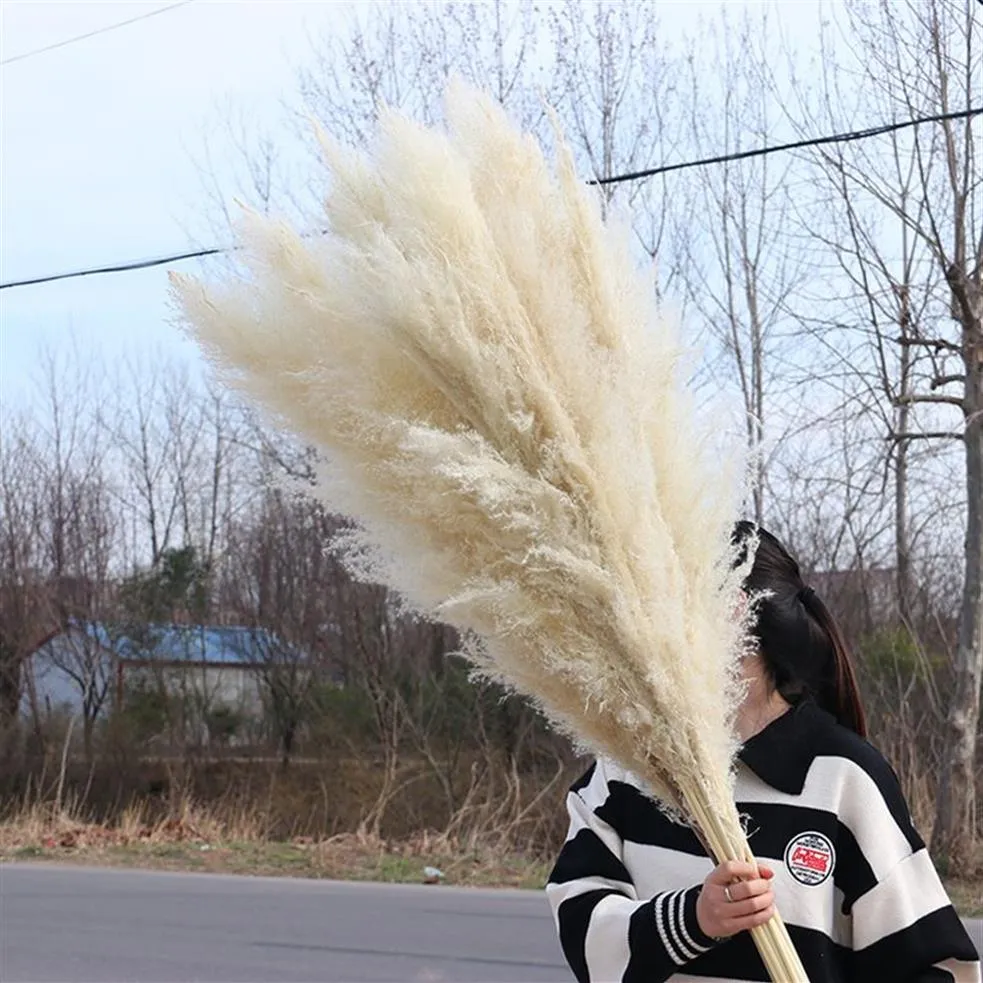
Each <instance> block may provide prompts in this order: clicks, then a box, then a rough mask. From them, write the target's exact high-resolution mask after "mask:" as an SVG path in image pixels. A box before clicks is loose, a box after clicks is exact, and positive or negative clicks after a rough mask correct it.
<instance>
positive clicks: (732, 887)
mask: <svg viewBox="0 0 983 983" xmlns="http://www.w3.org/2000/svg"><path fill="white" fill-rule="evenodd" d="M724 886H725V887H726V889H727V890H726V891H725V892H724V898H725V899H726V898H727V895H730V900H731V902H732V903H733V902H734V901H746V900H747V899H748V898H753V897H755V896H757V895H760V894H764V893H765V892H766V891H770V890H771V884H769V883H768V881H766V880H765V879H764V878H760V877H759V878H755V879H754V880H751V881H739V882H738V883H737V884H726V885H724Z"/></svg>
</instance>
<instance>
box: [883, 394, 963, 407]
mask: <svg viewBox="0 0 983 983" xmlns="http://www.w3.org/2000/svg"><path fill="white" fill-rule="evenodd" d="M912 403H944V404H946V405H948V406H958V407H959V408H960V409H963V400H962V399H961V398H960V397H959V396H929V395H928V394H927V393H922V394H919V393H906V394H904V395H902V396H895V397H894V405H895V406H910V405H911V404H912Z"/></svg>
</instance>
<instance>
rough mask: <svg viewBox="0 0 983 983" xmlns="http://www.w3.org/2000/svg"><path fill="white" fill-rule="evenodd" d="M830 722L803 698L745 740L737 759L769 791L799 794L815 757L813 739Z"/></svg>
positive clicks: (815, 744) (815, 747) (813, 703)
mask: <svg viewBox="0 0 983 983" xmlns="http://www.w3.org/2000/svg"><path fill="white" fill-rule="evenodd" d="M832 722H833V718H832V717H831V716H830V715H829V714H828V713H826V711H825V710H822V709H820V708H819V707H818V706H817V705H816V704H815V702H814V701H813V700H811V699H808V698H806V699H803V700H801V701H799V702H798V703H796V704H795V706H793V707H792V708H791V709H790V710H787V711H786V712H785V713H783V714H782V715H781V716H780V717H778V718H777V719H776V720H773V721H772V722H771V723H770V724H769V725H768V726H767V727H765V729H764V730H762V731H760V732H759V733H757V734H755V735H754V737H752V738H751V739H750V740H748V741H747V742H746V743H745V744H744V746H743V747H742V748H741V750H740V751H739V752H738V758H740V760H741V761H743V762H744V764H745V765H747V767H748V768H750V769H751V771H753V772H754V773H755V774H756V775H757V776H758V778H760V779H761V780H762V781H763V782H766V783H767V784H768V785H770V786H771V787H772V788H774V789H777V790H778V791H779V792H784V793H786V794H787V795H801V794H802V788H803V786H804V785H805V780H806V775H807V774H808V772H809V768H810V767H811V765H812V762H813V760H814V759H815V757H816V749H817V746H818V743H819V742H818V741H817V740H816V737H817V735H818V733H819V732H820V731H821V730H823V729H825V728H826V727H828V726H829V725H830V724H831V723H832Z"/></svg>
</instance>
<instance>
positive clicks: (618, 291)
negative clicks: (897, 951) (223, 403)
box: [173, 84, 805, 983]
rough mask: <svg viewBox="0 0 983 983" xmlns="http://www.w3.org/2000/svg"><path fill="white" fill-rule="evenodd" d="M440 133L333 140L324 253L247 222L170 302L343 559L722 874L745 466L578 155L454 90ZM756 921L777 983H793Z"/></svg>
mask: <svg viewBox="0 0 983 983" xmlns="http://www.w3.org/2000/svg"><path fill="white" fill-rule="evenodd" d="M447 118H448V128H447V132H446V133H444V132H440V131H438V130H436V129H428V128H425V127H422V126H419V125H416V124H415V123H412V122H410V121H408V120H406V119H404V118H402V117H400V116H398V115H395V114H393V113H391V112H383V113H382V114H381V118H380V122H379V134H378V140H377V143H376V144H375V146H374V147H373V148H372V149H371V151H370V152H365V153H359V152H355V151H351V150H346V149H341V148H339V147H337V146H334V145H333V144H331V143H330V142H329V141H328V140H326V139H325V140H323V141H322V142H323V143H324V148H325V155H326V158H327V161H328V164H329V167H330V170H331V189H330V194H329V195H328V198H327V202H326V212H327V219H328V233H327V235H325V236H324V237H319V238H312V239H303V238H301V236H300V235H298V234H297V233H296V232H294V231H293V230H292V229H290V228H289V227H287V226H286V225H284V224H282V223H279V222H276V221H273V220H271V219H268V218H265V217H262V216H258V215H255V214H250V215H247V216H246V217H245V219H244V221H243V223H242V227H241V246H242V254H243V257H244V262H245V268H244V269H243V270H242V271H241V272H240V273H239V274H238V275H235V276H233V277H232V278H231V279H229V280H228V281H227V282H226V283H224V284H212V285H209V286H207V287H206V286H204V285H203V284H201V283H199V282H197V281H195V280H193V279H190V278H187V277H177V276H174V277H173V282H174V291H175V293H176V296H177V298H178V300H179V303H180V306H181V308H182V310H183V313H184V315H185V317H186V319H187V321H188V322H189V323H190V325H191V328H192V331H193V333H194V336H195V337H196V338H197V340H198V341H199V342H200V344H201V346H202V347H203V348H204V350H205V351H206V353H207V354H208V355H209V356H210V357H211V359H212V360H213V361H214V362H215V364H216V365H218V366H219V367H220V369H221V370H222V371H223V373H224V374H225V376H226V378H227V379H228V380H229V382H231V383H232V384H233V385H235V386H236V387H238V388H239V389H240V390H241V391H242V392H244V393H245V394H247V395H248V396H249V397H250V398H252V399H253V400H255V401H256V402H258V403H259V404H261V405H262V406H263V407H265V408H266V409H267V410H268V411H270V412H272V413H273V414H274V415H275V416H276V417H278V418H279V419H280V420H281V421H282V422H283V423H284V424H285V425H286V426H287V427H289V429H291V430H292V431H293V432H294V433H295V434H297V435H298V436H300V437H301V438H302V439H304V440H305V441H308V442H310V443H311V444H313V445H314V446H316V447H317V448H318V449H319V450H321V451H322V452H323V455H324V459H325V461H326V462H327V463H326V464H325V465H324V466H323V468H322V470H321V473H320V474H319V482H318V487H317V492H316V494H317V495H318V496H319V497H320V498H321V499H322V500H323V501H324V502H325V503H326V504H327V505H328V506H329V507H330V508H331V509H332V510H334V511H336V512H339V513H342V514H345V515H349V516H352V517H354V518H356V519H357V520H358V521H359V524H360V531H359V532H358V533H356V534H352V535H351V536H350V537H349V538H348V539H347V540H346V541H345V542H344V543H343V544H342V547H343V549H344V551H345V554H346V557H347V559H348V562H349V564H350V566H351V567H352V568H353V569H354V570H355V571H356V572H357V573H358V574H359V575H360V576H362V577H366V578H371V579H373V580H377V581H379V582H382V583H385V584H387V585H389V586H391V587H392V588H394V589H395V590H396V591H398V592H399V593H400V594H401V595H402V596H403V597H404V598H405V599H406V600H407V602H408V603H409V604H410V605H411V606H412V607H414V608H416V609H417V610H419V611H421V612H424V613H425V614H427V615H429V616H431V617H433V618H437V619H440V620H442V621H445V622H448V623H450V624H452V625H455V626H456V627H458V628H460V629H463V630H464V632H465V633H467V636H468V637H469V638H471V639H473V642H472V643H471V644H470V645H469V649H468V652H467V654H468V655H469V657H470V658H471V660H472V662H473V663H474V664H475V665H476V667H477V668H478V669H479V671H481V672H482V673H484V674H486V675H488V676H489V677H492V678H495V679H498V680H501V681H503V682H504V683H506V684H507V685H508V686H510V687H512V688H514V689H516V690H518V691H519V692H522V693H524V694H526V695H528V696H530V697H532V698H533V699H534V700H535V701H536V703H537V704H538V705H539V706H540V707H541V708H542V710H543V711H544V712H545V713H546V714H547V716H548V717H549V718H550V719H551V720H552V721H553V722H554V723H555V724H556V725H557V726H558V727H560V728H562V729H563V730H564V731H565V732H567V733H569V734H571V735H573V736H574V737H575V738H576V740H577V741H578V742H579V743H580V744H581V745H584V746H586V747H588V748H590V749H591V750H593V751H594V752H596V753H598V754H601V755H604V756H607V757H610V758H612V759H614V760H615V761H617V762H618V763H619V764H620V765H622V766H623V767H624V768H626V769H628V770H629V771H631V772H632V773H633V774H635V775H636V776H637V777H638V778H639V779H640V780H641V782H642V783H643V784H644V785H645V786H647V788H648V789H649V790H650V791H651V793H652V794H653V795H654V796H656V797H657V798H658V799H660V800H661V801H662V802H663V803H664V804H665V805H666V807H667V808H668V809H670V810H671V811H672V812H673V813H675V814H676V815H677V816H679V817H680V818H682V819H684V820H685V821H687V822H689V823H691V824H693V825H694V826H695V827H696V828H697V829H698V830H700V831H701V833H702V835H703V836H704V838H705V839H706V840H707V842H708V843H709V845H710V847H711V849H712V851H713V853H714V854H715V855H716V856H717V857H718V859H725V858H748V857H750V854H749V851H748V847H747V843H746V841H745V839H744V836H743V833H742V831H741V826H740V822H739V819H738V816H737V812H736V808H735V806H734V802H733V794H732V768H733V757H734V752H735V743H734V738H733V735H732V729H731V721H732V717H733V713H734V710H735V708H736V705H737V702H738V700H739V697H740V693H739V692H738V687H737V683H736V676H735V667H736V664H737V660H738V658H739V656H740V654H741V653H742V646H743V644H744V631H745V626H744V625H743V624H741V623H740V620H739V619H738V618H736V617H735V616H734V611H735V610H737V609H738V607H739V604H738V600H739V596H740V594H739V592H740V582H741V579H742V572H743V571H742V570H740V569H734V566H733V561H734V553H733V548H732V546H731V542H730V535H731V530H732V527H733V523H734V520H735V518H736V510H737V493H738V492H739V491H740V487H741V480H740V479H741V471H740V467H739V464H738V462H736V461H735V462H731V464H730V465H729V466H724V467H722V466H721V463H720V461H719V460H718V459H717V458H716V457H715V456H714V455H713V453H712V441H713V438H714V434H713V432H712V430H710V429H709V427H707V428H704V427H703V426H702V425H701V424H700V423H699V422H698V416H697V414H696V413H695V412H694V408H693V406H692V404H691V400H690V398H689V395H688V393H687V391H686V389H685V387H684V386H683V384H682V383H681V381H680V379H679V377H678V372H677V363H678V360H679V357H680V354H681V353H680V349H679V348H678V346H677V343H676V340H675V338H674V337H673V333H672V331H671V330H670V327H669V325H668V324H667V323H665V322H664V321H662V320H660V319H658V318H654V317H653V316H652V307H651V302H650V298H649V288H648V284H647V283H646V280H645V277H643V276H642V275H640V274H639V273H638V272H637V271H636V270H635V268H634V263H633V261H632V258H631V255H630V247H629V244H628V237H627V235H625V234H624V233H619V232H618V231H616V230H614V229H612V228H608V227H606V226H605V225H604V223H603V222H602V219H601V216H600V212H599V209H598V206H597V203H596V201H595V200H594V198H593V197H592V195H591V193H590V192H588V190H587V189H586V188H585V187H584V186H583V185H582V184H581V183H580V182H579V181H578V179H577V177H576V174H575V172H574V167H573V163H572V160H571V156H570V154H569V151H568V150H567V149H566V148H562V149H561V152H560V160H559V164H558V166H557V167H556V169H555V171H553V170H551V169H550V167H549V166H548V165H547V163H546V161H545V159H544V157H543V154H542V152H541V150H540V149H539V147H538V145H537V144H536V143H535V142H534V141H533V140H532V139H531V138H530V137H528V136H525V135H522V134H521V133H519V132H517V131H516V130H515V129H513V128H512V127H511V125H510V124H509V123H508V121H507V119H506V117H505V115H504V114H503V113H502V111H501V110H500V109H498V108H497V107H496V106H495V105H494V104H493V103H492V102H491V101H490V100H488V99H486V98H484V97H483V96H481V95H478V94H476V93H475V92H473V91H471V90H470V89H468V88H467V87H465V86H463V85H461V84H455V85H453V86H452V87H451V89H450V91H449V93H448V97H447ZM769 924H770V925H771V926H772V928H771V929H767V930H764V931H763V934H761V935H760V936H759V938H758V941H759V945H760V946H762V951H763V954H764V955H765V958H766V959H767V960H768V961H769V966H770V968H772V972H773V974H774V973H775V972H777V971H778V970H779V969H781V971H782V972H784V973H785V975H783V976H781V977H776V978H780V979H781V980H782V981H783V983H788V981H794V980H798V979H802V980H804V979H805V975H804V974H803V973H801V967H799V968H797V969H796V968H795V967H794V966H793V967H792V968H791V969H790V966H789V964H788V962H787V961H786V962H785V963H782V962H775V960H779V959H780V958H781V957H782V952H781V949H780V943H779V942H775V941H774V939H772V938H771V936H772V935H773V934H774V933H775V932H776V931H778V929H777V928H775V926H776V925H777V926H780V922H777V920H773V922H772V923H769ZM785 939H786V940H787V935H786V936H785ZM762 940H763V941H762ZM769 946H770V947H771V950H769V949H768V947H769ZM788 948H789V949H790V948H791V945H790V943H789V944H788ZM792 956H793V957H794V951H793V952H792ZM785 958H786V960H787V959H788V958H791V957H789V956H788V953H787V952H786V953H785ZM796 974H798V975H796Z"/></svg>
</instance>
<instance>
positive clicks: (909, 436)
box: [887, 430, 966, 444]
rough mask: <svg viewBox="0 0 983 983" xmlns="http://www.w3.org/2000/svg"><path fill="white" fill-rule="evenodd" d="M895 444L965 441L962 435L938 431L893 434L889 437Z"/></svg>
mask: <svg viewBox="0 0 983 983" xmlns="http://www.w3.org/2000/svg"><path fill="white" fill-rule="evenodd" d="M887 439H888V440H890V441H891V442H892V443H894V444H899V443H901V441H903V440H965V439H966V438H965V436H964V435H963V434H961V433H954V432H947V431H945V430H937V431H933V432H929V433H892V434H888V437H887Z"/></svg>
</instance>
